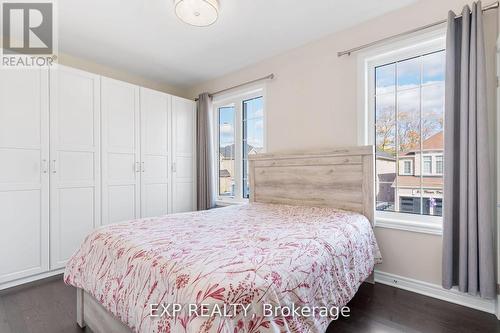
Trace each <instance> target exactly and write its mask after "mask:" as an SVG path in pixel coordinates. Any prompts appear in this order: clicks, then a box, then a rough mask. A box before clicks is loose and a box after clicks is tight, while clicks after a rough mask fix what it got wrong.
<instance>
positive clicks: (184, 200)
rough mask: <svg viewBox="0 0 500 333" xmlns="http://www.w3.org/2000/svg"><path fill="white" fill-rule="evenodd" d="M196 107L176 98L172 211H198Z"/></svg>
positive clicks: (173, 98) (173, 137)
mask: <svg viewBox="0 0 500 333" xmlns="http://www.w3.org/2000/svg"><path fill="white" fill-rule="evenodd" d="M195 111H196V108H195V103H194V101H191V100H187V99H184V98H180V97H175V96H172V154H173V165H172V180H173V182H172V211H173V212H174V213H178V212H187V211H193V210H196V192H195V189H196V187H195V186H196V183H195V161H196V158H195V120H196V119H195Z"/></svg>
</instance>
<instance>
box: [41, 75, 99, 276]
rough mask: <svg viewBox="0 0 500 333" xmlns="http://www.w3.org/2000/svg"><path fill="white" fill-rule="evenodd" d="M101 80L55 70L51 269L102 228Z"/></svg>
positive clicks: (52, 77)
mask: <svg viewBox="0 0 500 333" xmlns="http://www.w3.org/2000/svg"><path fill="white" fill-rule="evenodd" d="M99 104H100V102H99V76H97V75H94V74H90V73H87V72H83V71H80V70H76V69H72V68H68V67H64V66H58V68H57V69H54V70H51V71H50V266H51V268H52V269H55V268H61V267H64V265H65V263H66V261H67V260H68V259H69V258H70V256H71V255H72V254H73V252H74V251H76V250H77V248H78V246H79V245H80V244H81V242H82V241H83V239H84V237H85V236H86V235H87V234H88V233H90V232H91V231H92V229H93V228H94V227H95V226H97V225H99V224H100V207H99V206H100V154H99V149H100V126H99V124H100V105H99Z"/></svg>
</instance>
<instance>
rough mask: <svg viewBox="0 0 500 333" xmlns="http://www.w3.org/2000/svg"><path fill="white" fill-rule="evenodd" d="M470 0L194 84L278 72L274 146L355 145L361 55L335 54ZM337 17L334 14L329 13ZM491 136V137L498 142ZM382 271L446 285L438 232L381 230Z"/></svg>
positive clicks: (270, 107) (383, 21) (492, 37)
mask: <svg viewBox="0 0 500 333" xmlns="http://www.w3.org/2000/svg"><path fill="white" fill-rule="evenodd" d="M466 3H470V2H469V1H465V0H440V1H435V0H432V1H431V0H421V1H419V2H417V3H416V4H414V5H411V6H409V7H406V8H402V9H400V10H397V11H394V12H391V13H388V14H386V15H384V16H381V17H379V18H376V19H373V20H371V21H368V22H365V23H363V24H361V25H358V26H356V27H353V28H350V29H348V30H345V31H342V32H339V33H335V34H332V35H330V36H327V37H325V38H323V39H321V40H318V41H315V42H312V43H310V44H307V45H305V46H302V47H299V48H297V49H294V50H291V51H288V52H286V53H284V54H281V55H278V56H275V57H273V58H270V59H267V60H264V61H262V62H260V63H257V64H255V65H252V66H249V67H247V68H245V69H242V70H240V71H238V72H235V73H232V74H229V75H226V76H224V77H221V78H218V79H215V80H212V81H209V82H205V83H203V84H200V85H197V86H195V87H192V88H190V89H189V90H190V91H189V95H190V96H191V97H195V96H196V95H197V94H198V93H200V92H203V91H208V92H213V91H217V90H220V89H224V88H227V87H230V86H233V85H236V84H239V83H241V82H245V81H249V80H253V79H255V78H258V77H261V76H265V75H267V74H269V73H275V74H276V76H277V78H276V79H275V80H274V81H273V82H271V83H269V85H268V88H267V108H266V112H267V150H268V151H269V152H273V151H280V150H290V149H309V148H320V147H332V146H339V145H356V144H357V137H358V133H357V118H356V117H357V115H356V108H357V100H358V98H357V82H356V78H357V73H356V71H357V63H356V56H355V55H351V56H346V57H342V58H338V57H337V52H338V51H342V50H344V49H349V48H351V47H355V46H358V45H360V44H364V43H367V42H371V41H373V40H377V39H380V38H383V37H386V36H390V35H393V34H396V33H399V32H403V31H406V30H410V29H413V28H415V27H419V26H422V25H425V24H428V23H432V22H435V21H439V20H442V19H444V18H446V17H447V12H448V10H449V9H453V10H454V11H455V12H456V13H459V12H461V9H462V6H463V5H464V4H466ZM332 19H334V17H332ZM497 20H498V17H497V14H496V12H495V10H493V11H489V12H487V14H486V15H485V25H486V39H487V53H488V66H489V72H488V74H489V75H490V77H489V82H490V87H489V88H490V94H489V96H490V98H489V103H490V105H491V110H492V117H493V118H492V121H491V122H490V123H491V124H492V130H493V129H494V127H493V126H494V124H495V113H494V106H495V103H496V102H495V101H496V100H495V94H494V91H495V86H496V85H495V41H496V36H497ZM493 142H494V141H493ZM376 235H377V238H378V240H379V243H380V246H381V250H382V255H383V257H384V263H383V264H382V265H381V266H380V267H379V268H378V269H379V270H381V271H385V272H388V273H393V274H397V275H401V276H405V277H410V278H414V279H418V280H423V281H427V282H431V283H435V284H441V246H442V242H441V237H440V236H435V235H428V234H417V233H412V232H406V231H398V230H391V229H384V228H377V230H376Z"/></svg>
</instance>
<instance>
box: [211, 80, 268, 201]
mask: <svg viewBox="0 0 500 333" xmlns="http://www.w3.org/2000/svg"><path fill="white" fill-rule="evenodd" d="M214 109H215V110H216V112H215V113H216V117H217V119H216V124H217V132H216V133H217V139H218V140H217V142H218V145H217V147H218V149H217V161H218V168H217V179H218V187H217V188H218V193H217V194H218V198H219V201H224V202H233V201H236V202H237V201H242V200H245V199H247V198H249V196H250V188H249V182H248V158H249V156H250V155H252V154H258V153H260V152H263V151H264V91H263V89H255V90H253V91H250V92H244V93H240V94H234V95H231V96H226V97H222V98H219V99H216V100H215V101H214Z"/></svg>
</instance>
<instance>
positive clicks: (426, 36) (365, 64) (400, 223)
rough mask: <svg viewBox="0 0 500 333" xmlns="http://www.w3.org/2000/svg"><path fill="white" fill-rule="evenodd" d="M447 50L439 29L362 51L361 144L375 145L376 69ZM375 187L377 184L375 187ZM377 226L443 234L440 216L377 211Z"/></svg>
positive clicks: (358, 106)
mask: <svg viewBox="0 0 500 333" xmlns="http://www.w3.org/2000/svg"><path fill="white" fill-rule="evenodd" d="M445 47H446V29H444V28H437V29H434V30H431V31H428V32H425V33H419V34H416V35H413V36H411V37H403V38H400V39H397V40H395V41H394V42H391V43H388V44H386V45H384V46H381V47H377V48H373V49H370V50H368V51H365V52H360V53H359V54H358V57H357V68H358V96H359V99H358V105H357V114H358V144H359V145H373V144H375V112H373V110H374V108H375V105H374V101H373V99H372V98H369V96H370V95H371V92H373V91H374V89H375V67H377V66H380V65H384V64H387V63H390V62H395V61H398V60H401V59H404V58H412V57H415V56H416V54H424V53H432V52H436V51H439V50H442V49H444V48H445ZM373 185H374V186H375V185H376V184H373ZM375 226H376V227H382V228H390V229H398V230H405V231H412V232H420V233H427V234H434V235H442V233H443V218H442V217H441V216H430V215H417V214H408V213H400V212H387V211H376V212H375Z"/></svg>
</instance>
